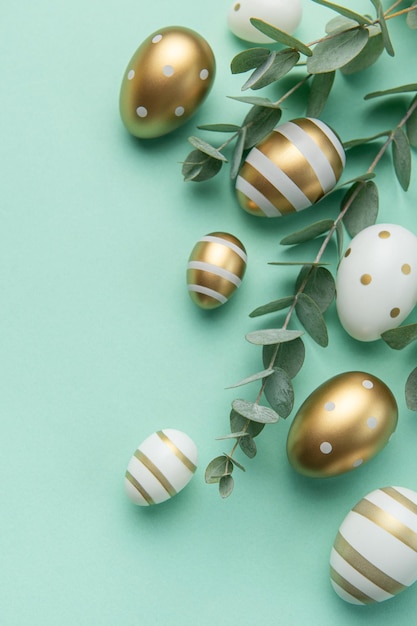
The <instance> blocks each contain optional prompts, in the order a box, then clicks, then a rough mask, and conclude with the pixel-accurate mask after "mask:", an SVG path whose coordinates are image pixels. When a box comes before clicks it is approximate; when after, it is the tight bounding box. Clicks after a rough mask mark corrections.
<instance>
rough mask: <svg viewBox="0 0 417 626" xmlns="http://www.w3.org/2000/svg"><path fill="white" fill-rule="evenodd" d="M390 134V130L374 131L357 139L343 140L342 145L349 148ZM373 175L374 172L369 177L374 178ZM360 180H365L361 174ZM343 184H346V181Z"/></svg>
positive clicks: (346, 148)
mask: <svg viewBox="0 0 417 626" xmlns="http://www.w3.org/2000/svg"><path fill="white" fill-rule="evenodd" d="M390 134H391V131H390V130H383V131H382V132H380V133H376V135H371V136H370V137H360V138H359V139H351V140H350V141H345V142H344V144H343V147H344V149H345V150H350V149H351V148H356V147H357V146H362V145H363V144H365V143H370V142H371V141H375V139H380V138H381V137H388V135H390ZM372 174H373V173H372ZM374 177H375V174H373V176H371V178H374ZM368 178H369V177H368ZM356 180H359V179H356ZM360 180H365V179H364V178H363V176H362V177H360ZM348 182H352V181H348ZM344 184H345V185H346V183H344Z"/></svg>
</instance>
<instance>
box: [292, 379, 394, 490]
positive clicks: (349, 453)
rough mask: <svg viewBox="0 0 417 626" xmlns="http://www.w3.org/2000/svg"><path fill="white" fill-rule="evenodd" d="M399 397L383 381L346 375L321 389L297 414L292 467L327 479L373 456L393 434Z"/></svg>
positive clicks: (322, 386)
mask: <svg viewBox="0 0 417 626" xmlns="http://www.w3.org/2000/svg"><path fill="white" fill-rule="evenodd" d="M397 420H398V408H397V403H396V401H395V398H394V396H393V394H392V393H391V391H390V390H389V389H388V387H387V386H386V385H385V383H383V382H382V381H381V380H379V378H376V377H375V376H372V375H371V374H366V373H365V372H346V373H344V374H339V375H337V376H334V377H333V378H331V379H330V380H328V381H327V382H325V383H324V384H323V385H320V387H318V388H317V389H316V390H315V391H313V393H312V394H311V395H310V396H309V397H308V398H307V400H306V401H305V402H304V403H303V404H302V406H301V407H300V409H299V410H298V412H297V414H296V416H295V418H294V421H293V423H292V424H291V428H290V430H289V433H288V439H287V455H288V459H289V462H290V464H291V465H292V466H293V468H294V469H295V470H297V471H298V472H299V473H300V474H304V475H306V476H311V477H318V478H324V477H328V476H336V475H338V474H343V473H345V472H349V471H350V470H353V469H355V468H357V467H359V466H361V465H362V464H363V463H366V462H367V461H369V460H370V459H371V458H373V457H374V456H375V455H376V454H377V453H378V452H379V451H380V450H382V448H384V446H385V445H386V444H387V443H388V441H389V439H390V437H391V435H392V434H393V432H394V431H395V428H396V426H397Z"/></svg>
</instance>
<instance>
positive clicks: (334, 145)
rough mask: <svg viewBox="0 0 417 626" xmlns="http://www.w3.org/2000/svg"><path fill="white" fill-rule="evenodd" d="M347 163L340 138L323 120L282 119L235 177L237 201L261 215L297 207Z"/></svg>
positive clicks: (329, 185) (326, 187)
mask: <svg viewBox="0 0 417 626" xmlns="http://www.w3.org/2000/svg"><path fill="white" fill-rule="evenodd" d="M345 161H346V157H345V152H344V149H343V146H342V144H341V142H340V140H339V138H338V137H337V136H336V134H335V133H334V132H333V130H332V129H331V128H329V126H327V124H324V123H323V122H322V121H321V120H318V119H314V118H300V119H295V120H292V121H290V122H286V123H284V124H281V125H279V126H277V128H275V130H273V131H272V133H271V134H270V135H268V137H266V139H264V140H263V141H261V142H260V143H259V144H258V145H257V146H255V147H254V148H252V150H251V151H250V152H249V154H248V155H247V157H246V159H245V161H244V162H243V164H242V167H241V169H240V172H239V175H238V177H237V180H236V194H237V199H238V201H239V204H240V206H241V207H242V208H243V209H244V210H245V211H248V212H249V213H252V214H253V215H257V216H259V217H279V216H283V215H286V214H288V213H294V212H296V211H301V210H303V209H306V208H307V207H309V206H311V205H312V204H314V203H316V202H318V201H319V200H320V199H321V198H322V197H323V196H324V194H326V193H328V192H329V191H331V189H333V187H334V186H335V185H336V183H337V181H338V180H339V178H340V176H341V174H342V171H343V168H344V166H345Z"/></svg>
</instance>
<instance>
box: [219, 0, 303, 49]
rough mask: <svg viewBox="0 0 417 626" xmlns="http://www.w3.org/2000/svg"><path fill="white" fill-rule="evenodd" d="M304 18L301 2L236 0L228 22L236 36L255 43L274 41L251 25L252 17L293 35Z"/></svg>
mask: <svg viewBox="0 0 417 626" xmlns="http://www.w3.org/2000/svg"><path fill="white" fill-rule="evenodd" d="M301 16H302V4H301V0H236V1H235V2H233V4H232V6H231V7H230V9H229V13H228V16H227V22H228V25H229V28H230V30H231V31H232V33H233V34H234V35H236V36H237V37H240V38H241V39H244V40H245V41H251V42H253V43H269V42H271V41H273V39H271V38H270V37H267V36H266V35H264V34H263V33H261V32H260V31H259V30H257V29H256V28H255V27H254V26H252V24H251V23H250V18H251V17H256V18H258V19H261V20H263V21H264V22H267V23H268V24H271V25H272V26H275V27H276V28H279V29H280V30H283V31H285V32H287V33H293V32H294V31H295V29H296V28H297V27H298V26H299V24H300V22H301Z"/></svg>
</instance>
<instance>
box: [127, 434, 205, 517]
mask: <svg viewBox="0 0 417 626" xmlns="http://www.w3.org/2000/svg"><path fill="white" fill-rule="evenodd" d="M197 462H198V452H197V447H196V445H195V443H194V441H193V440H192V439H191V438H190V437H189V436H188V435H187V434H186V433H183V432H182V431H180V430H176V429H174V428H164V429H163V430H158V431H157V432H155V433H152V435H150V436H149V437H147V438H146V439H145V441H142V443H141V444H140V446H139V447H138V448H137V449H136V451H135V453H134V454H133V456H132V458H131V459H130V461H129V463H128V466H127V470H126V473H125V490H126V494H127V496H128V498H129V499H130V500H131V501H132V502H133V503H134V504H137V505H139V506H151V505H153V504H160V503H161V502H165V500H169V498H172V497H174V496H175V495H176V494H177V493H178V492H179V491H181V490H182V489H184V487H185V486H186V485H187V484H188V483H189V482H190V480H191V479H192V477H193V476H194V473H195V471H196V469H197Z"/></svg>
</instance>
